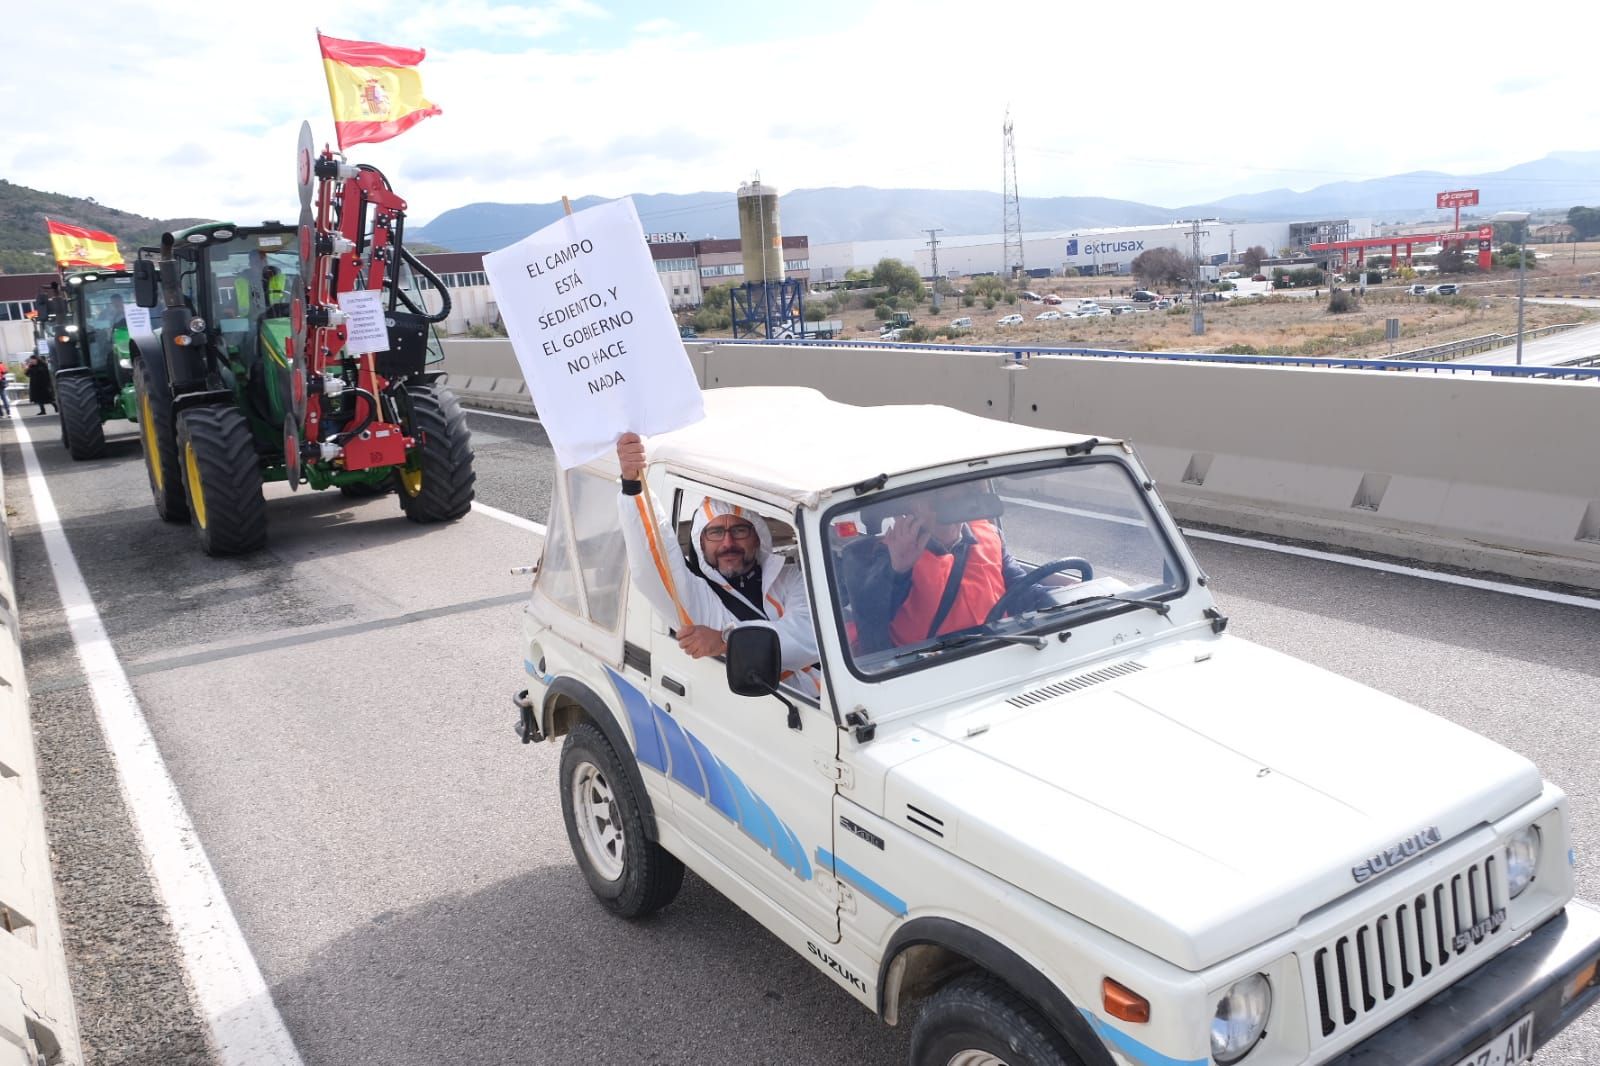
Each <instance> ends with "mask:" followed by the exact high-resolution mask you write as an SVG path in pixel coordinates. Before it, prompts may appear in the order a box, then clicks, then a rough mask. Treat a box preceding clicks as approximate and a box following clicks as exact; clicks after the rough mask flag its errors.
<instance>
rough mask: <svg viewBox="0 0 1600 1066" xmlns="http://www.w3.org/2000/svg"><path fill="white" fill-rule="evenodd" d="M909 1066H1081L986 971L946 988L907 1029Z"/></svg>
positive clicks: (1016, 997) (1018, 998)
mask: <svg viewBox="0 0 1600 1066" xmlns="http://www.w3.org/2000/svg"><path fill="white" fill-rule="evenodd" d="M910 1063H911V1066H951V1064H952V1063H960V1064H962V1066H1083V1060H1081V1059H1079V1058H1078V1056H1077V1055H1075V1054H1073V1053H1072V1050H1071V1048H1070V1047H1069V1046H1068V1045H1067V1042H1066V1040H1064V1039H1063V1038H1062V1037H1061V1035H1060V1034H1059V1033H1057V1032H1056V1031H1055V1029H1053V1028H1052V1027H1051V1025H1050V1023H1049V1022H1047V1021H1045V1019H1044V1017H1043V1015H1041V1014H1040V1013H1039V1012H1038V1011H1037V1010H1034V1009H1033V1007H1032V1006H1030V1005H1029V1004H1028V1002H1027V1001H1026V1000H1024V999H1023V998H1022V997H1021V996H1019V995H1017V994H1016V993H1015V992H1013V991H1012V990H1011V988H1010V987H1009V986H1007V985H1006V984H1004V983H1003V982H1001V981H999V980H997V979H996V978H994V977H991V976H990V975H989V974H987V973H976V974H968V975H966V976H963V977H958V978H956V979H955V980H954V981H951V982H950V983H949V984H947V985H945V986H944V987H943V988H941V989H939V991H937V992H935V993H934V994H933V995H932V996H929V997H928V1000H927V1002H926V1003H924V1004H923V1008H922V1013H921V1014H920V1015H919V1016H918V1018H917V1023H916V1025H915V1026H914V1027H913V1028H912V1030H911V1057H910Z"/></svg>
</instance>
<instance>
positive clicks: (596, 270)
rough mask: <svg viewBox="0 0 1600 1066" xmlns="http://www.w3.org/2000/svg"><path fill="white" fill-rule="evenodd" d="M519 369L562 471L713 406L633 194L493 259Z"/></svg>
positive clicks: (490, 266)
mask: <svg viewBox="0 0 1600 1066" xmlns="http://www.w3.org/2000/svg"><path fill="white" fill-rule="evenodd" d="M483 267H484V272H485V273H487V274H488V276H489V284H490V285H491V286H492V287H493V288H494V293H495V299H496V301H497V302H498V304H499V307H500V314H501V317H502V318H503V319H504V320H505V324H506V331H507V333H509V334H510V336H511V345H512V347H513V348H514V349H515V350H516V353H517V364H518V365H519V366H520V367H521V368H522V374H523V377H525V378H526V379H527V382H528V390H529V392H530V393H531V394H532V396H533V401H534V405H535V406H536V407H537V408H538V411H539V419H540V421H541V422H542V423H543V424H544V428H545V432H546V433H547V434H548V435H549V437H550V443H551V446H552V447H553V448H554V449H555V452H556V460H557V462H559V463H560V464H561V466H562V467H563V468H570V467H573V466H578V465H580V464H582V463H585V462H588V461H589V460H590V459H594V458H597V457H599V456H601V455H604V454H606V453H608V452H610V451H611V450H612V448H613V447H614V442H615V441H616V439H617V437H618V436H620V435H621V434H623V433H626V432H628V431H630V430H631V431H633V432H637V433H643V434H645V435H650V434H654V433H664V432H666V431H667V430H671V429H677V428H678V427H680V426H686V425H688V424H689V423H691V422H695V421H698V420H699V419H700V418H701V417H702V415H703V413H704V408H703V406H702V402H701V398H700V386H699V384H698V382H696V380H695V377H694V370H693V368H692V367H691V366H690V365H689V360H688V358H687V357H686V356H685V355H684V351H683V343H682V341H680V340H679V339H678V327H677V324H676V323H675V322H674V321H673V318H672V311H671V309H670V308H668V306H667V300H666V294H665V293H664V292H663V291H662V289H661V282H660V281H659V280H658V278H657V275H656V270H655V262H654V260H653V259H652V258H651V256H650V249H649V246H648V245H646V244H645V240H644V229H643V227H642V226H640V224H639V216H638V213H637V212H636V211H635V210H634V206H633V201H632V200H617V201H614V202H612V203H609V204H602V205H600V206H599V207H592V208H589V209H588V210H586V211H580V212H579V213H577V214H575V215H571V216H568V217H567V218H563V219H561V220H559V221H557V222H555V223H552V224H551V225H549V226H546V227H545V228H544V229H542V230H540V231H539V232H538V233H535V234H533V235H532V236H531V237H528V238H526V239H524V240H522V241H519V242H518V243H516V244H514V245H512V246H511V247H509V248H504V249H502V250H500V251H498V252H493V253H491V254H489V255H486V256H484V258H483Z"/></svg>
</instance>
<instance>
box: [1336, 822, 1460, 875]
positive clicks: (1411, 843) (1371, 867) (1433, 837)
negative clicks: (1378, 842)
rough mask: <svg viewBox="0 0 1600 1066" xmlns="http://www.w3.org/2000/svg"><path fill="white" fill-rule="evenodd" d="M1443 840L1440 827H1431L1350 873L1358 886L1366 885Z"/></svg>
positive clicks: (1362, 863) (1359, 865) (1386, 849)
mask: <svg viewBox="0 0 1600 1066" xmlns="http://www.w3.org/2000/svg"><path fill="white" fill-rule="evenodd" d="M1443 839H1444V838H1443V837H1442V836H1440V834H1439V827H1438V826H1436V825H1430V826H1429V827H1428V828H1426V829H1424V830H1423V831H1422V832H1420V833H1416V834H1413V835H1412V836H1408V837H1406V838H1405V839H1404V840H1402V841H1400V843H1398V844H1396V845H1395V846H1394V847H1392V848H1385V849H1384V850H1382V851H1380V852H1378V854H1376V855H1374V856H1373V857H1372V858H1370V859H1368V860H1366V861H1365V862H1361V863H1357V864H1356V865H1355V866H1352V867H1351V868H1350V873H1351V874H1352V875H1353V876H1354V877H1355V879H1356V884H1358V885H1359V884H1364V883H1365V882H1367V881H1370V880H1372V879H1373V878H1374V877H1378V876H1379V875H1381V874H1386V873H1388V872H1389V871H1390V870H1393V869H1394V868H1395V867H1396V866H1404V865H1405V864H1406V863H1408V862H1410V861H1411V860H1412V859H1414V858H1416V857H1417V856H1418V855H1421V854H1422V853H1423V852H1425V851H1427V850H1428V849H1429V848H1431V847H1433V846H1434V845H1435V844H1437V843H1439V842H1440V841H1441V840H1443Z"/></svg>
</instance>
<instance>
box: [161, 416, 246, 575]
mask: <svg viewBox="0 0 1600 1066" xmlns="http://www.w3.org/2000/svg"><path fill="white" fill-rule="evenodd" d="M178 452H179V454H180V455H181V456H182V469H183V491H184V495H185V497H187V499H188V501H189V518H190V520H191V522H192V523H193V525H194V529H195V532H196V533H198V534H199V535H200V546H201V547H202V548H204V549H205V553H206V554H207V555H242V554H244V553H245V552H252V551H255V550H256V549H258V548H260V547H262V546H263V545H265V544H266V542H267V501H266V500H265V498H263V497H262V495H261V461H260V459H258V458H257V456H256V447H255V438H254V437H253V436H252V435H251V433H250V423H249V422H247V421H245V417H244V415H243V414H242V413H241V412H240V411H239V409H238V408H236V407H191V408H189V409H188V410H186V411H184V412H182V413H181V414H180V415H179V416H178Z"/></svg>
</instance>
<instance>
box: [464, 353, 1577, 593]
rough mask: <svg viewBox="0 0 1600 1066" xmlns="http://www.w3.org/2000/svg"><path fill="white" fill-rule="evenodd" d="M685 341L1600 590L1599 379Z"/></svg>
mask: <svg viewBox="0 0 1600 1066" xmlns="http://www.w3.org/2000/svg"><path fill="white" fill-rule="evenodd" d="M478 343H480V344H481V343H492V342H478ZM499 343H500V344H501V345H503V346H504V353H503V355H500V356H498V358H500V359H501V362H500V363H499V364H498V366H497V367H496V366H492V365H491V364H490V360H491V359H492V358H495V357H496V356H493V355H492V354H491V353H490V352H489V351H488V350H486V349H478V350H474V351H471V352H470V353H463V365H471V366H472V367H473V368H474V369H475V370H476V371H478V373H479V376H480V377H482V378H487V379H490V380H503V379H502V377H501V375H505V374H517V369H516V364H515V360H514V358H512V356H511V352H510V345H509V344H507V343H506V342H503V341H502V342H499ZM447 350H448V351H450V353H451V354H449V355H447V357H446V365H447V366H450V365H451V362H452V360H453V359H455V358H456V355H455V350H454V349H453V348H449V347H447ZM686 350H687V351H688V353H689V357H690V361H691V363H692V364H693V365H694V367H695V371H696V373H697V374H698V375H699V378H700V382H701V384H702V385H703V386H705V387H706V388H719V387H725V386H733V385H779V384H783V385H810V386H813V387H815V388H817V389H820V390H821V391H822V392H823V393H825V394H827V395H828V396H831V397H832V398H834V399H837V400H842V401H845V402H848V403H859V404H880V403H941V404H947V405H949V406H951V407H956V408H959V409H961V410H965V411H971V412H973V413H976V414H981V415H985V416H988V417H991V418H998V419H1001V420H1004V421H1014V422H1023V423H1027V424H1030V425H1038V426H1045V427H1049V428H1055V429H1070V430H1073V431H1076V432H1087V433H1100V434H1103V435H1106V436H1114V437H1122V438H1126V439H1128V440H1131V441H1133V442H1134V445H1135V446H1136V447H1137V449H1138V451H1139V454H1140V456H1141V457H1142V459H1143V460H1144V462H1145V463H1146V464H1147V465H1148V466H1149V467H1150V469H1151V473H1152V474H1154V475H1155V477H1156V480H1157V482H1158V483H1159V484H1160V486H1161V491H1162V496H1163V498H1164V499H1165V500H1166V501H1167V504H1168V506H1169V507H1170V508H1171V509H1172V511H1173V512H1174V513H1175V514H1176V515H1177V516H1178V517H1179V518H1180V519H1181V520H1184V521H1191V522H1204V523H1209V524H1213V525H1217V526H1223V527H1227V528H1230V529H1237V530H1243V531H1246V532H1254V533H1266V534H1272V535H1278V536H1285V537H1293V538H1296V539H1301V540H1309V541H1313V542H1317V543H1323V544H1331V545H1335V546H1339V547H1344V548H1353V549H1358V550H1365V551H1372V552H1378V553H1382V554H1385V555H1391V556H1397V557H1400V558H1405V559H1414V560H1417V561H1421V562H1426V563H1432V564H1442V565H1447V566H1455V567H1461V568H1465V569H1469V570H1479V571H1487V572H1491V573H1498V574H1505V575H1509V576H1513V577H1521V578H1530V579H1534V580H1540V581H1552V582H1559V583H1563V584H1571V585H1576V586H1579V587H1583V588H1589V589H1600V462H1596V461H1595V456H1597V455H1600V388H1597V387H1596V386H1595V385H1593V384H1589V383H1578V382H1564V381H1544V380H1523V379H1510V378H1493V377H1469V376H1464V375H1446V374H1439V375H1434V374H1400V373H1394V374H1388V373H1376V372H1372V371H1360V370H1330V369H1321V368H1316V369H1313V368H1297V367H1273V366H1237V365H1228V364H1211V363H1179V362H1162V361H1157V360H1151V361H1149V362H1142V361H1139V360H1120V359H1118V360H1113V359H1095V358H1090V357H1073V356H1051V357H1038V358H1034V359H1031V360H1028V361H1027V362H1026V363H1025V364H1023V366H1025V369H1011V368H1008V361H1007V360H1005V359H1004V358H1002V357H1000V356H997V355H993V354H975V353H961V352H956V351H926V350H908V349H898V348H885V349H882V350H864V349H855V348H813V347H805V346H799V345H738V346H734V345H722V346H718V345H703V344H693V343H691V344H689V345H687V346H686ZM473 359H479V360H482V362H478V363H471V362H470V361H471V360H473ZM491 369H493V370H496V371H497V373H496V374H490V373H488V371H489V370H491ZM517 377H518V380H519V381H520V375H519V374H517ZM475 380H476V379H475ZM491 391H494V390H491ZM499 391H500V392H501V393H502V394H504V389H503V388H502V389H501V390H499Z"/></svg>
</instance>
